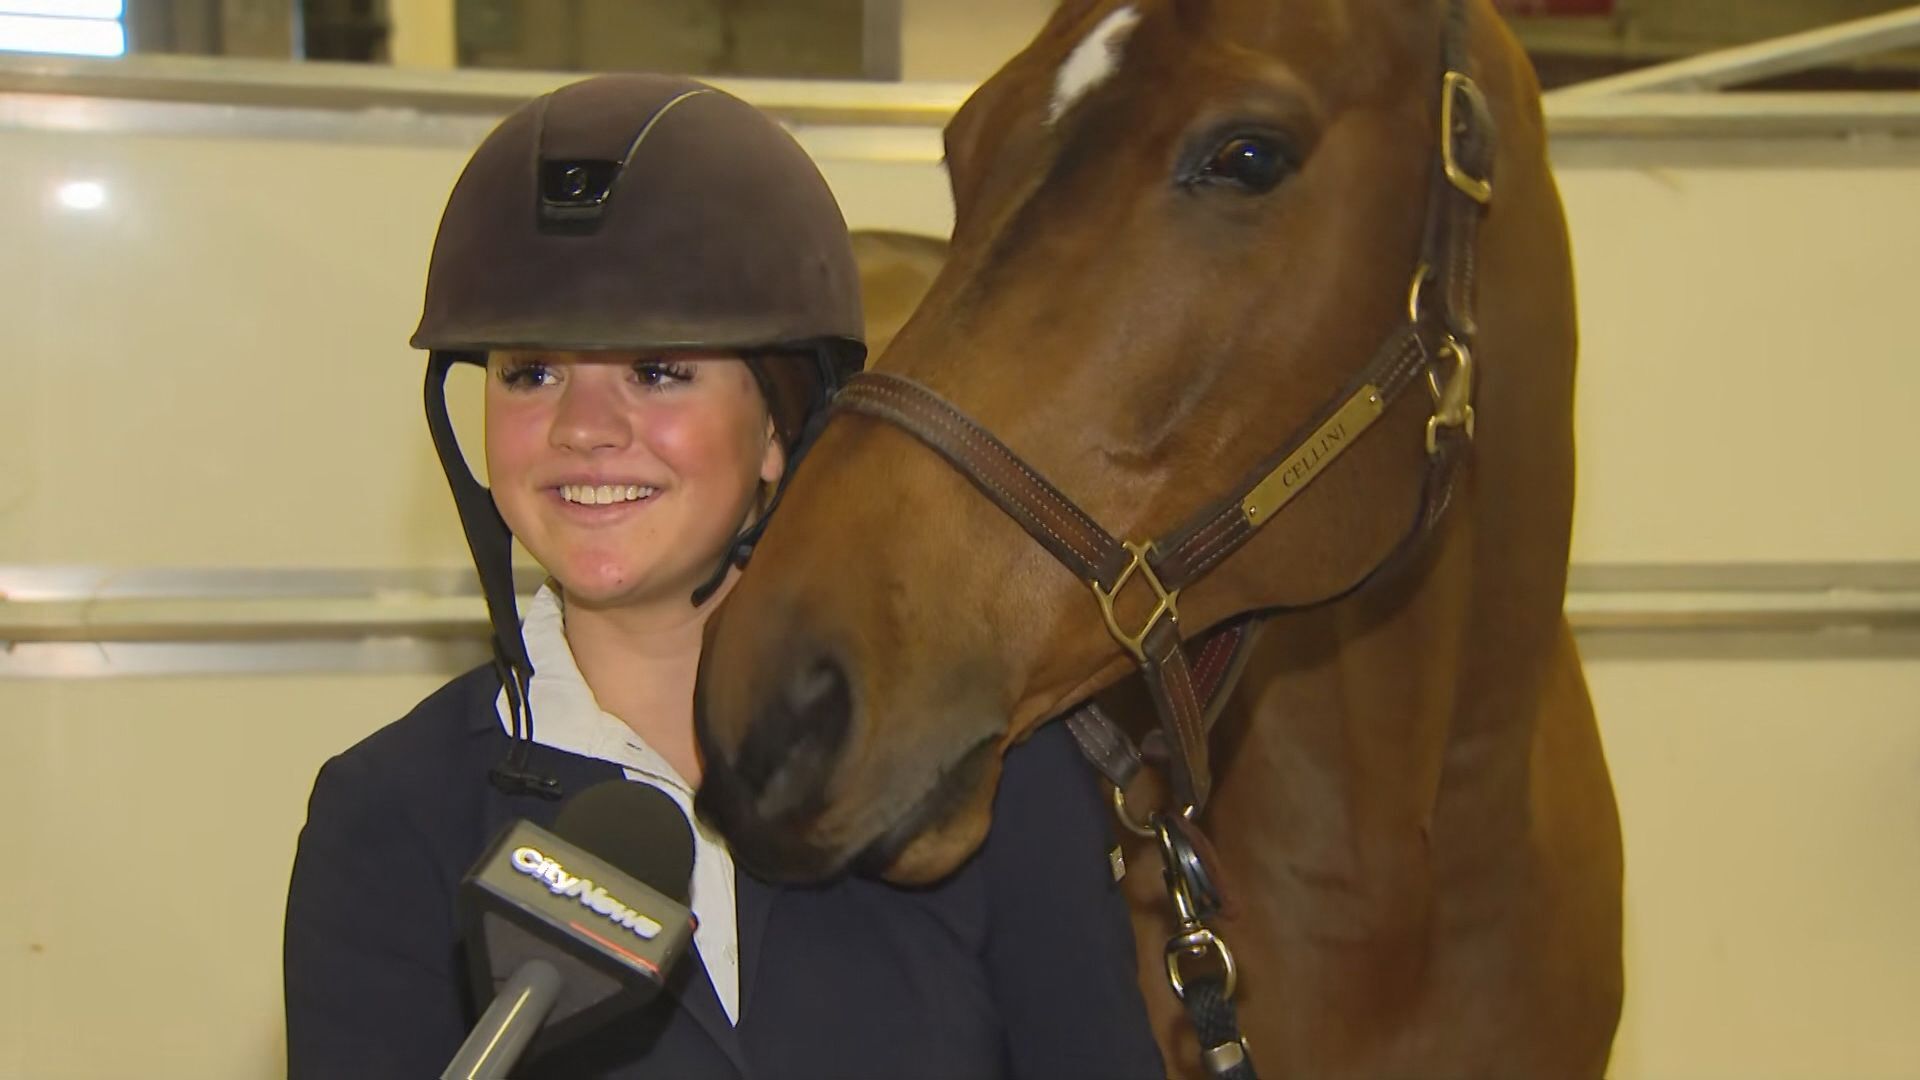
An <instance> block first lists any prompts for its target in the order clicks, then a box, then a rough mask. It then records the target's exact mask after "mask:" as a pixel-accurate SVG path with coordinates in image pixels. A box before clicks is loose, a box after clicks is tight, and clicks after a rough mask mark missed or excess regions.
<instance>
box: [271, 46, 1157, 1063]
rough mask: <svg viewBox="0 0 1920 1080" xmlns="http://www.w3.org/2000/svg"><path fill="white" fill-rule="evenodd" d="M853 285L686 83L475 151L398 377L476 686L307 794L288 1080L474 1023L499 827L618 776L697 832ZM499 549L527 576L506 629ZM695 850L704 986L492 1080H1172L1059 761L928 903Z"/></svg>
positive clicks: (375, 744) (528, 123)
mask: <svg viewBox="0 0 1920 1080" xmlns="http://www.w3.org/2000/svg"><path fill="white" fill-rule="evenodd" d="M857 280H858V279H857V276H856V272H855V268H854V265H853V259H852V253H851V249H850V246H849V242H848V237H847V232H846V226H845V223H844V221H843V220H842V218H841V216H840V212H839V209H838V207H837V206H836V205H835V203H834V201H833V198H832V195H831V194H830V193H829V191H828V189H827V187H826V184H825V183H824V181H823V180H822V179H821V177H820V175H819V173H818V172H817V171H816V170H815V168H814V167H813V165H812V163H811V162H810V161H809V160H808V159H807V157H806V155H805V153H804V152H803V151H801V150H800V148H799V147H798V145H797V144H796V143H794V142H793V140H792V139H791V138H790V137H788V136H787V134H786V133H785V132H784V131H782V130H781V129H780V127H779V126H778V125H777V124H775V123H773V122H772V121H771V120H770V119H768V118H767V117H765V116H764V115H762V114H760V113H759V112H757V111H756V110H754V109H752V108H751V107H749V106H747V105H745V104H744V103H742V102H740V101H738V100H736V99H734V98H732V97H729V96H727V95H725V94H723V93H721V92H719V91H716V90H714V89H712V88H710V87H706V86H703V85H701V84H699V83H696V82H692V81H689V80H684V79H669V78H661V77H654V76H635V75H629V76H609V77H602V78H597V79H591V80H588V81H586V82H583V83H578V84H575V85H572V86H569V87H566V88H563V89H561V90H559V91H556V92H555V93H553V94H550V95H548V96H546V97H543V98H541V99H539V100H537V101H535V102H533V103H532V104H530V105H528V106H527V107H525V108H523V109H521V110H520V111H518V112H516V113H515V114H514V115H512V116H511V117H509V118H508V119H507V120H505V121H504V122H503V123H502V124H501V125H500V127H499V128H498V129H496V130H495V131H494V133H493V134H492V135H491V136H489V137H488V139H487V140H486V142H485V143H483V144H482V145H481V147H480V148H479V150H478V151H477V152H476V153H475V154H474V157H473V159H472V160H471V161H470V162H469V164H468V166H467V169H466V171H465V173H464V174H463V175H462V176H461V178H460V181H459V183H458V184H457V185H456V187H455V189H454V191H453V194H452V196H451V197H450V200H449V202H448V205H447V209H446V212H445V215H444V216H443V218H442V221H441V226H440V233H439V237H438V239H437V240H436V242H435V246H434V253H433V261H432V266H431V269H430V271H429V275H428V284H427V299H426V312H425V316H424V318H423V319H422V322H421V326H420V329H419V331H418V332H417V333H416V335H415V337H414V344H415V345H417V346H420V347H424V348H428V349H430V350H432V353H431V356H430V359H429V365H428V394H427V398H428V418H429V424H430V427H431V428H432V431H433V434H434V438H435V443H436V446H437V447H438V449H439V452H440V455H441V460H442V463H443V464H444V465H445V466H446V469H447V473H448V478H449V481H450V483H451V485H452V487H453V490H454V496H455V501H456V503H457V504H458V506H459V508H460V512H461V519H462V524H463V526H464V527H465V529H466V532H467V536H468V540H469V543H470V545H471V547H472V548H473V551H474V556H475V560H476V564H477V566H478V569H479V571H480V576H481V580H482V585H483V589H484V591H485V593H486V595H487V599H488V605H489V610H490V614H491V616H492V618H493V624H494V629H495V633H494V646H495V653H496V662H495V663H494V664H492V665H490V666H487V667H483V668H480V669H478V670H475V671H472V672H469V673H468V674H466V675H463V676H461V677H460V678H457V679H455V680H454V681H452V682H451V683H449V684H447V686H446V687H444V688H443V689H441V690H440V691H439V692H437V693H436V694H434V695H433V696H432V697H430V698H428V699H427V700H426V701H424V702H422V703H421V704H420V705H419V706H418V707H417V708H415V709H414V710H413V712H412V713H410V714H409V715H408V716H406V717H405V718H404V719H402V720H400V721H398V722H397V723H394V724H392V725H389V726H388V727H386V728H384V729H382V730H381V731H379V732H377V733H375V734H374V735H373V736H371V737H369V738H368V739H366V740H365V741H363V742H361V743H360V744H359V745H357V746H355V747H353V748H351V749H349V750H347V751H346V752H345V753H343V754H341V755H339V756H338V757H335V758H334V759H332V760H331V761H329V762H328V763H327V764H326V765H325V766H324V767H323V768H322V770H321V772H320V775H319V777H318V779H317V780H316V781H315V784H314V790H313V795H312V800H311V803H310V805H309V810H308V819H307V824H306V827H305V829H304V830H303V831H302V833H301V836H300V843H299V850H298V853H297V856H296V859H295V864H294V870H293V880H292V886H291V890H290V893H289V897H288V904H287V924H286V995H287V997H286V1004H287V1045H288V1057H289V1072H290V1073H291V1075H292V1076H293V1077H295V1078H296V1080H298V1078H302V1077H327V1078H339V1077H355V1078H368V1077H384V1076H396V1077H425V1076H437V1075H439V1074H440V1071H441V1069H442V1068H443V1067H444V1066H445V1065H446V1063H447V1061H448V1059H449V1058H451V1057H452V1056H453V1054H454V1052H455V1051H456V1050H457V1049H458V1047H459V1046H460V1044H461V1042H462V1040H463V1039H464V1038H465V1036H466V1033H467V1031H468V1029H469V1026H470V1025H471V1024H472V1022H473V1020H474V1019H475V1017H476V1016H477V1015H478V1012H479V1010H480V1009H482V1008H484V1007H485V1005H486V1002H475V1001H473V1000H471V995H470V994H469V992H468V985H469V983H468V974H467V972H466V971H465V970H464V960H463V958H462V955H461V951H460V945H459V940H458V938H459V924H458V916H457V913H456V893H457V890H458V886H459V882H460V880H461V878H462V876H463V875H464V874H465V873H466V871H467V869H468V868H469V867H470V866H471V865H472V863H473V862H474V861H475V860H476V859H477V858H478V857H479V855H480V854H481V852H482V851H483V850H484V849H485V848H486V846H487V845H488V844H489V843H490V842H491V841H492V839H493V838H494V837H495V836H496V835H497V834H498V832H499V831H500V830H501V829H502V828H503V827H504V826H506V825H507V824H508V823H510V822H511V821H513V820H515V819H521V818H524V819H527V820H531V821H533V822H535V823H537V824H543V825H544V824H550V823H551V822H552V820H553V818H554V817H555V815H556V812H557V809H558V806H559V803H560V801H561V800H562V799H564V797H565V796H567V795H570V794H572V793H574V792H577V791H579V790H582V789H584V788H586V787H589V786H591V785H592V784H594V783H597V782H600V781H603V780H608V779H617V778H620V777H623V776H624V777H625V778H626V779H627V780H629V781H633V782H637V783H644V784H651V785H654V786H655V787H658V788H659V789H661V790H662V791H665V792H666V793H667V794H669V795H670V796H672V797H673V799H674V800H675V801H676V802H678V803H679V804H680V805H681V806H682V808H683V809H687V810H688V811H689V813H691V809H690V807H691V795H692V792H693V790H694V788H695V787H696V786H697V785H698V783H699V780H700V760H699V757H698V755H697V753H696V751H695V747H694V739H693V726H692V692H693V683H694V674H695V671H696V665H697V661H698V659H699V651H700V642H701V627H702V625H703V624H704V622H705V620H706V618H707V616H708V614H709V613H710V612H711V611H712V610H713V608H714V606H715V605H717V604H718V603H720V602H721V600H722V598H723V597H724V595H725V593H726V592H727V589H728V588H729V586H730V585H731V583H732V581H733V579H734V577H735V575H737V573H738V572H739V571H738V567H739V565H740V564H741V563H742V562H744V560H745V556H746V553H747V552H749V551H750V550H751V544H752V541H753V538H754V537H755V535H756V529H757V526H758V523H759V522H760V521H761V520H762V515H763V514H764V513H766V512H768V511H769V509H770V507H772V505H773V504H774V503H775V502H776V495H777V492H778V488H779V485H780V483H781V482H782V479H783V478H784V477H785V475H786V474H787V472H788V471H789V470H791V469H792V468H794V467H795V466H796V464H797V461H796V458H797V457H798V456H799V454H800V453H801V452H802V451H803V449H804V445H805V438H804V436H805V433H806V430H807V427H808V423H809V421H810V420H811V419H812V418H814V417H815V416H817V415H818V412H819V410H820V409H821V408H822V407H823V406H824V405H825V403H826V401H827V399H828V397H829V396H830V394H831V393H832V391H833V389H834V388H835V387H836V386H837V385H838V383H839V381H840V380H841V379H843V378H844V377H845V376H846V375H847V374H849V373H850V372H852V371H854V370H857V369H858V367H859V366H860V363H861V362H862V359H863V355H864V349H863V347H862V346H861V344H860V339H861V329H860V310H859V301H858V296H857V291H856V290H857ZM461 362H472V363H479V364H484V365H485V368H486V460H487V466H488V474H489V479H490V483H491V491H489V490H488V489H487V488H483V487H481V486H480V485H479V483H478V482H477V481H475V480H474V479H473V477H472V475H471V473H470V472H469V471H468V470H467V467H466V465H465V463H464V459H463V458H462V457H461V453H460V450H459V448H458V446H457V445H455V443H454V438H453V431H452V426H451V424H450V423H449V422H448V420H447V414H446V406H445V399H444V380H445V377H446V373H447V371H448V369H449V368H450V367H451V366H452V365H453V364H455V363H461ZM513 537H518V538H519V539H520V540H521V542H522V543H523V544H524V545H525V546H526V548H527V550H528V551H529V552H530V553H531V554H532V555H533V557H534V558H535V559H536V560H537V561H538V562H539V563H540V565H541V566H542V567H544V568H545V570H546V572H547V574H548V581H547V584H546V586H545V587H544V588H542V589H541V590H540V591H539V593H538V594H537V595H536V596H535V597H534V598H533V601H532V603H531V605H530V607H529V609H528V611H527V612H526V617H525V622H524V624H523V623H522V622H521V621H520V618H519V613H518V612H517V610H516V605H515V601H514V594H513V591H512V582H511V571H510V565H509V550H510V544H511V539H512V538H513ZM850 572H851V571H850ZM690 601H691V602H690ZM694 828H695V837H696V858H695V866H694V876H693V882H692V894H691V899H692V906H693V908H694V912H695V915H696V916H697V918H698V929H697V931H696V933H695V937H694V949H693V955H691V956H690V957H688V960H687V962H686V963H684V964H683V965H682V966H681V968H680V969H679V971H678V973H677V976H676V977H675V978H674V979H672V980H670V982H669V985H668V988H667V990H666V992H664V993H662V994H660V995H659V996H658V997H656V998H655V999H653V1001H652V1002H651V1004H649V1005H648V1006H647V1007H646V1009H645V1011H644V1012H642V1013H641V1014H640V1015H637V1016H635V1017H633V1018H632V1019H631V1020H630V1021H623V1022H620V1023H618V1024H615V1025H611V1026H609V1027H608V1028H606V1029H605V1030H603V1031H601V1032H599V1033H598V1034H596V1035H594V1036H591V1037H589V1038H587V1039H585V1040H584V1041H578V1042H575V1043H573V1044H570V1045H562V1046H555V1047H550V1048H546V1049H545V1051H544V1052H543V1053H542V1054H541V1055H540V1057H539V1058H538V1059H536V1060H533V1061H529V1062H525V1063H523V1068H521V1069H519V1070H517V1071H516V1072H515V1073H514V1075H516V1076H523V1075H524V1076H555V1077H584V1076H616V1077H663V1078H669V1077H670V1078H675V1080H679V1078H686V1077H705V1076H714V1077H741V1078H746V1077H755V1078H759V1077H823V1078H824V1077H834V1078H849V1077H886V1078H902V1077H923V1076H925V1077H933V1076H952V1077H1002V1076H1022V1077H1024V1076H1033V1077H1041V1076H1044V1077H1074V1076H1087V1077H1102V1078H1124V1077H1136V1076H1138V1077H1149V1076H1151V1077H1158V1076H1161V1075H1163V1070H1162V1066H1161V1062H1160V1057H1159V1052H1158V1050H1157V1049H1156V1048H1155V1046H1154V1043H1153V1039H1152V1036H1151V1034H1150V1032H1149V1029H1148V1026H1147V1019H1146V1013H1145V1009H1144V1006H1143V1003H1142V1001H1141V999H1140V995H1139V992H1138V990H1137V989H1136V984H1135V977H1134V951H1133V944H1132V937H1131V930H1130V927H1129V925H1128V921H1127V915H1126V911H1125V908H1124V905H1123V902H1122V900H1121V898H1120V896H1119V894H1118V892H1117V890H1116V888H1115V887H1114V885H1113V883H1112V880H1111V874H1110V872H1109V869H1108V863H1107V859H1106V851H1107V849H1108V847H1109V845H1110V842H1111V837H1110V832H1109V826H1108V823H1107V820H1106V818H1105V815H1104V808H1103V805H1102V803H1101V800H1100V798H1099V794H1098V791H1097V789H1096V786H1095V782H1094V779H1093V774H1092V773H1091V771H1090V770H1089V769H1088V768H1087V767H1086V766H1085V765H1084V764H1083V763H1082V762H1081V761H1080V760H1079V758H1078V756H1077V754H1076V753H1075V751H1074V749H1073V747H1072V744H1071V741H1070V740H1069V739H1068V737H1067V736H1066V734H1065V733H1064V732H1063V731H1060V730H1058V729H1057V728H1056V729H1050V730H1047V731H1043V732H1042V733H1041V734H1040V735H1037V736H1035V737H1034V738H1033V739H1032V740H1030V741H1029V742H1028V743H1027V744H1026V745H1024V746H1023V747H1021V748H1019V749H1016V750H1015V751H1013V752H1012V753H1011V754H1009V756H1008V759H1007V767H1006V772H1005V776H1004V779H1003V781H1002V784H1001V789H1000V793H999V795H998V797H997V801H996V813H995V823H994V826H993V831H992V833H991V835H990V837H989V839H988V841H987V843H986V845H985V846H984V848H983V849H982V851H981V853H980V854H979V856H978V857H976V858H975V859H974V860H973V861H971V862H970V863H968V864H967V865H966V866H965V867H964V868H963V869H961V870H960V871H958V872H957V873H956V874H955V875H954V876H953V877H952V878H950V879H948V880H947V881H945V882H943V883H941V884H940V885H938V886H937V887H934V888H930V889H922V890H903V889H896V888H893V887H890V886H887V885H885V884H882V883H879V882H875V881H870V880H866V879H863V878H858V877H849V878H845V879H842V880H840V881H837V882H835V883H832V884H830V885H827V886H823V887H815V888H787V887H781V886H777V885H772V884H768V883H764V882H761V881H759V880H757V879H755V878H754V877H753V876H752V875H751V874H750V873H748V872H747V871H746V870H745V869H744V868H739V867H736V866H735V865H734V864H733V862H732V860H731V858H730V857H729V855H728V852H727V849H726V846H725V843H724V842H723V841H722V840H721V839H720V837H719V836H717V835H716V834H715V833H713V832H712V831H711V830H709V829H707V828H705V827H704V826H703V825H701V824H699V823H697V822H696V823H695V826H694Z"/></svg>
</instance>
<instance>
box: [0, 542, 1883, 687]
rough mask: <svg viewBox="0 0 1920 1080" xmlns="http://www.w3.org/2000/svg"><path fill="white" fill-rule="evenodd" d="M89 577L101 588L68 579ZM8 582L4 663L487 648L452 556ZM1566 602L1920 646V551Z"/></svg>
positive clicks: (1608, 585) (1670, 579)
mask: <svg viewBox="0 0 1920 1080" xmlns="http://www.w3.org/2000/svg"><path fill="white" fill-rule="evenodd" d="M537 580H538V577H537V575H527V576H525V577H523V579H522V582H521V584H522V585H524V586H527V587H529V588H530V587H531V586H532V585H533V584H535V583H536V582H537ZM89 582H94V583H104V589H103V591H101V592H97V593H92V594H87V595H75V594H73V593H72V592H69V591H67V590H68V589H70V588H72V587H73V586H75V585H76V584H82V585H84V584H85V583H89ZM356 583H357V584H358V586H359V587H360V589H359V593H358V594H357V595H356V594H355V592H354V590H355V587H356ZM396 586H400V587H396ZM299 589H310V590H313V591H312V592H308V593H306V594H304V595H301V594H300V593H299V592H298V590H299ZM448 589H450V590H451V591H444V590H448ZM169 591H171V593H172V595H168V593H169ZM190 593H197V594H198V595H188V594H190ZM0 596H4V597H5V599H0V678H4V677H14V678H26V677H44V678H73V677H86V676H98V675H152V674H222V673H264V672H316V671H343V672H345V671H391V670H427V671H449V672H451V671H454V670H459V669H460V668H462V667H466V666H470V665H471V664H473V663H478V662H479V661H480V660H482V659H484V657H485V646H484V642H485V639H486V634H487V624H486V611H485V606H484V605H483V603H482V602H481V600H480V598H479V597H478V596H477V595H474V593H473V585H472V577H471V575H470V574H466V575H455V574H452V573H451V572H449V571H441V570H423V571H372V572H365V573H361V572H356V571H335V570H308V571H295V572H290V573H286V574H284V575H276V574H273V573H272V572H266V571H245V572H232V571H142V572H131V571H130V572H122V573H119V574H103V573H102V572H101V571H98V570H86V569H83V568H31V569H29V568H20V567H11V568H4V567H0ZM1566 610H1567V615H1568V618H1569V620H1570V622H1571V623H1572V625H1573V627H1574V630H1575V632H1576V633H1577V634H1579V635H1580V638H1581V643H1582V648H1583V650H1585V651H1587V652H1588V653H1589V655H1614V656H1619V655H1641V654H1644V655H1649V656H1664V655H1679V656H1700V655H1706V656H1713V655H1722V654H1727V653H1728V652H1732V653H1734V654H1739V655H1755V654H1756V650H1758V652H1759V653H1769V651H1770V653H1771V654H1777V655H1783V656H1791V655H1827V654H1831V653H1833V652H1834V651H1835V650H1839V651H1840V652H1843V653H1846V654H1849V655H1857V654H1861V653H1866V654H1871V655H1882V654H1887V655H1920V563H1906V562H1901V563H1860V564H1761V565H1751V564H1749V565H1671V566H1669V565H1633V566H1581V567H1577V568H1576V569H1575V570H1574V572H1573V574H1572V586H1571V588H1570V589H1569V592H1568V594H1567V599H1566ZM421 665H426V666H424V667H423V666H421Z"/></svg>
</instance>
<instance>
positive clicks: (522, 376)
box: [500, 363, 553, 390]
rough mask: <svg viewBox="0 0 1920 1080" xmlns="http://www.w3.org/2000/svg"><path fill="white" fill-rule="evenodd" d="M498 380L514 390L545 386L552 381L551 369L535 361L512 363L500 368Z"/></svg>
mask: <svg viewBox="0 0 1920 1080" xmlns="http://www.w3.org/2000/svg"><path fill="white" fill-rule="evenodd" d="M500 381H501V382H503V383H506V384H507V385H508V386H509V387H512V388H513V389H516V390H523V389H532V388H533V387H536V386H546V385H547V384H548V383H551V382H552V381H553V369H552V368H549V367H548V366H547V365H545V364H537V363H519V364H512V365H509V366H507V367H504V368H502V369H501V370H500Z"/></svg>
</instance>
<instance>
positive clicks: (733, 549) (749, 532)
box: [693, 398, 831, 607]
mask: <svg viewBox="0 0 1920 1080" xmlns="http://www.w3.org/2000/svg"><path fill="white" fill-rule="evenodd" d="M828 400H829V401H830V400H831V398H829V399H828ZM826 423H827V408H826V403H825V402H823V403H822V404H821V406H820V407H819V408H817V409H814V410H813V413H812V415H810V416H808V417H807V426H806V427H805V428H804V429H802V430H801V432H800V438H799V441H797V442H795V443H794V444H793V452H792V453H791V454H789V455H788V457H787V465H786V468H785V469H783V470H781V472H780V482H779V483H777V484H775V485H774V486H773V498H771V499H769V500H767V508H766V509H765V510H762V511H761V512H760V516H759V517H756V518H754V519H753V522H752V523H751V524H749V525H748V526H747V527H746V528H744V529H741V530H740V535H738V536H736V537H734V538H733V543H732V544H731V545H730V546H728V548H727V552H726V554H725V555H722V556H721V557H720V565H718V566H716V567H714V569H713V576H712V577H709V578H708V579H707V580H706V582H705V584H703V585H701V586H700V587H699V588H697V589H695V590H693V606H694V607H699V606H701V605H702V604H705V603H706V602H707V601H708V600H711V599H713V594H714V593H715V592H717V591H719V588H720V586H721V585H722V584H723V583H724V582H725V581H726V580H727V571H729V570H731V569H733V568H734V567H736V566H737V567H739V568H741V569H742V570H744V569H746V566H747V560H749V559H751V558H753V549H754V545H756V544H758V543H759V542H760V536H761V534H762V533H764V532H766V530H767V522H769V521H772V520H773V512H774V511H775V510H777V509H779V508H780V498H781V496H783V495H785V494H786V493H787V482H788V481H790V480H792V479H793V474H794V473H795V472H796V471H797V470H798V469H799V468H800V459H801V458H804V457H806V455H807V451H808V450H811V449H813V444H814V443H815V442H816V441H818V440H819V438H820V429H821V428H823V427H825V426H826Z"/></svg>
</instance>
